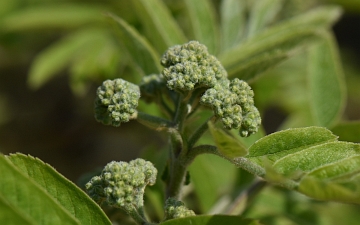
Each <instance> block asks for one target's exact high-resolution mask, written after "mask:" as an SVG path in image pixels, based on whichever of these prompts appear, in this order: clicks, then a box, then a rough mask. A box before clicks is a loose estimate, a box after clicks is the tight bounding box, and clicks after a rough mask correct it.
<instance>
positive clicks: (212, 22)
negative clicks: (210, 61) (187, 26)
mask: <svg viewBox="0 0 360 225" xmlns="http://www.w3.org/2000/svg"><path fill="white" fill-rule="evenodd" d="M185 5H186V8H187V11H188V13H189V18H190V23H191V27H192V31H193V33H194V36H195V39H196V40H197V41H199V42H200V43H202V44H204V45H206V47H207V48H208V50H209V52H210V53H211V54H213V55H215V54H216V53H217V52H218V50H219V33H220V32H219V27H218V24H217V23H216V16H215V9H214V8H213V5H212V4H211V2H210V1H208V0H197V1H193V0H186V1H185Z"/></svg>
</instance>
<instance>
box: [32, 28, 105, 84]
mask: <svg viewBox="0 0 360 225" xmlns="http://www.w3.org/2000/svg"><path fill="white" fill-rule="evenodd" d="M99 39H101V40H104V39H105V40H104V41H106V40H108V39H109V36H108V34H107V33H106V32H105V31H104V30H103V29H97V28H90V29H83V30H80V31H78V32H76V33H72V34H70V35H68V36H66V37H65V38H63V39H62V40H60V41H58V42H56V43H55V44H53V45H51V46H50V47H48V48H46V49H45V50H43V51H42V52H40V54H38V55H37V56H36V58H35V61H34V62H33V64H32V66H31V68H30V72H29V77H28V84H29V85H30V87H31V88H34V89H36V88H39V87H41V86H42V85H43V84H45V83H46V82H47V81H49V80H50V79H51V78H52V77H53V76H55V75H56V74H57V73H59V72H60V71H61V70H63V69H64V68H65V67H66V66H68V64H69V63H70V62H71V61H72V59H73V58H74V57H75V56H76V55H77V54H79V53H80V52H83V50H82V49H84V48H85V49H87V48H89V46H92V44H93V43H94V42H97V41H98V40H99Z"/></svg>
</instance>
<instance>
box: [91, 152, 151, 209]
mask: <svg viewBox="0 0 360 225" xmlns="http://www.w3.org/2000/svg"><path fill="white" fill-rule="evenodd" d="M156 175H157V170H156V168H155V167H154V165H153V164H152V163H151V162H148V161H145V160H143V159H135V160H132V161H130V162H129V163H127V162H115V161H113V162H110V163H108V164H107V165H106V166H105V168H104V169H103V171H102V173H101V175H100V176H95V177H93V178H92V179H91V180H90V181H89V182H88V183H87V184H86V185H85V188H86V191H87V193H88V194H89V195H90V197H91V198H93V199H94V200H95V201H96V202H103V201H106V203H108V204H109V205H111V206H114V207H118V208H122V209H124V210H126V211H131V210H133V209H134V207H135V209H138V208H140V207H142V206H143V204H144V203H143V196H144V191H145V187H146V185H154V184H155V180H156Z"/></svg>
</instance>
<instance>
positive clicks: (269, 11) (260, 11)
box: [247, 0, 283, 38]
mask: <svg viewBox="0 0 360 225" xmlns="http://www.w3.org/2000/svg"><path fill="white" fill-rule="evenodd" d="M282 5H283V0H262V1H255V2H254V3H253V6H252V8H251V11H250V16H249V22H248V23H249V24H248V30H247V37H248V38H251V37H253V36H254V35H255V34H256V33H259V32H260V31H262V30H263V29H264V28H266V26H267V25H269V24H270V23H271V22H274V20H275V17H276V16H277V14H278V12H279V11H280V10H281V7H282Z"/></svg>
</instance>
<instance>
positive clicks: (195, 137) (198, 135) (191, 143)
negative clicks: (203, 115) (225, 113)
mask: <svg viewBox="0 0 360 225" xmlns="http://www.w3.org/2000/svg"><path fill="white" fill-rule="evenodd" d="M214 119H215V117H214V116H212V117H210V118H209V119H207V120H206V121H205V122H204V123H203V124H202V125H201V126H200V127H199V128H198V129H197V130H196V131H195V132H194V133H193V134H192V135H191V136H190V138H189V140H188V149H191V148H192V147H193V146H194V145H195V144H196V142H197V141H198V140H199V139H200V138H201V136H202V135H203V134H204V133H205V132H206V131H207V130H208V128H209V127H208V122H209V121H210V120H214Z"/></svg>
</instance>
